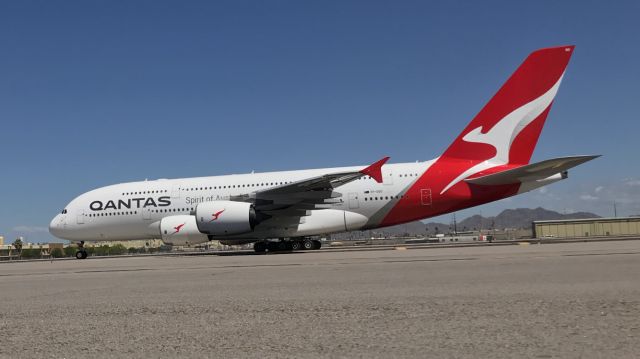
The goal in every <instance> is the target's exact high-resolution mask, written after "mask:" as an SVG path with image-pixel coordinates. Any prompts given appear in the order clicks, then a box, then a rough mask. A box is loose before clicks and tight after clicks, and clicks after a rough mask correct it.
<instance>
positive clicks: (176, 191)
mask: <svg viewBox="0 0 640 359" xmlns="http://www.w3.org/2000/svg"><path fill="white" fill-rule="evenodd" d="M180 191H181V188H180V183H176V184H174V185H173V187H172V188H171V198H180Z"/></svg>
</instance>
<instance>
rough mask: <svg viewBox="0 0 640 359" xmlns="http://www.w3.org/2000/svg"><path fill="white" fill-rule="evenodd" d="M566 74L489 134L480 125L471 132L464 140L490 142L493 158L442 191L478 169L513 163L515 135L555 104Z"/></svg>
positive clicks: (461, 176)
mask: <svg viewBox="0 0 640 359" xmlns="http://www.w3.org/2000/svg"><path fill="white" fill-rule="evenodd" d="M563 76H564V73H563V74H562V75H561V76H560V78H559V79H558V81H556V83H555V84H554V85H553V86H552V87H551V88H550V89H549V90H547V92H545V93H544V94H542V95H541V96H540V97H538V98H536V99H535V100H533V101H531V102H529V103H526V104H524V105H522V106H521V107H519V108H517V109H515V110H513V111H512V112H511V113H510V114H508V115H506V116H505V117H503V118H502V119H501V120H500V121H499V122H498V123H497V124H495V125H494V126H493V127H492V128H491V129H489V130H488V131H487V132H486V133H483V132H482V131H483V130H484V126H480V127H476V128H474V129H473V130H471V131H469V132H467V134H466V135H464V137H462V140H463V141H465V142H471V143H484V144H486V145H490V146H492V147H493V148H495V150H496V154H495V156H493V157H492V158H489V159H487V160H485V161H483V162H480V163H478V164H477V165H475V166H473V167H471V168H469V169H467V170H466V171H464V172H463V173H461V174H460V175H459V176H458V177H456V178H455V179H454V180H453V181H451V182H450V183H449V184H448V185H447V186H446V187H445V188H444V189H443V190H442V192H440V194H443V193H445V192H446V191H447V190H448V189H449V188H451V187H453V186H454V185H455V184H457V183H458V182H460V181H461V180H463V179H465V178H467V177H469V176H471V175H474V174H476V173H478V172H481V171H484V170H487V169H489V168H493V167H496V166H503V165H506V164H508V163H509V151H510V150H511V145H512V144H513V141H514V140H515V138H516V137H517V136H518V134H520V132H522V130H524V129H525V128H526V127H527V126H528V125H529V124H530V123H531V122H533V120H535V119H536V118H538V116H540V115H541V114H542V113H543V112H544V111H545V110H546V109H547V108H548V107H549V105H551V102H552V101H553V98H554V97H555V96H556V93H557V92H558V89H559V88H560V82H561V81H562V77H563Z"/></svg>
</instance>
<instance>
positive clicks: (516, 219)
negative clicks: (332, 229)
mask: <svg viewBox="0 0 640 359" xmlns="http://www.w3.org/2000/svg"><path fill="white" fill-rule="evenodd" d="M581 218H600V216H598V215H596V214H593V213H589V212H575V213H567V214H562V213H558V212H556V211H551V210H548V209H544V208H541V207H538V208H535V209H531V208H517V209H505V210H504V211H502V212H500V214H498V215H497V216H493V217H483V216H480V215H474V216H471V217H469V218H465V219H463V220H461V221H459V222H458V226H457V227H458V231H471V230H478V229H493V228H495V229H505V228H516V229H520V228H526V229H528V228H531V222H533V221H544V220H555V219H581ZM450 226H453V224H452V223H437V222H429V223H422V222H421V221H415V222H409V223H406V224H400V225H397V226H391V227H386V228H380V229H375V230H372V231H371V233H372V235H374V236H378V235H381V234H384V235H386V236H402V235H427V234H435V233H436V232H438V233H447V232H449V231H450V229H449V227H450ZM451 230H452V229H451ZM368 236H369V231H365V232H351V233H342V234H336V235H333V236H332V237H333V238H336V239H346V238H364V237H368Z"/></svg>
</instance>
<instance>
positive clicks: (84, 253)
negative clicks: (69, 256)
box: [76, 241, 87, 259]
mask: <svg viewBox="0 0 640 359" xmlns="http://www.w3.org/2000/svg"><path fill="white" fill-rule="evenodd" d="M76 259H87V251H86V250H85V249H84V241H80V243H78V251H77V252H76Z"/></svg>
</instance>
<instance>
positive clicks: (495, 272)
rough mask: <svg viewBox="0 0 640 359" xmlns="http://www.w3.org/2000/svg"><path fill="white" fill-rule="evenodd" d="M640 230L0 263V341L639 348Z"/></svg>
mask: <svg viewBox="0 0 640 359" xmlns="http://www.w3.org/2000/svg"><path fill="white" fill-rule="evenodd" d="M639 274H640V241H619V242H597V243H566V244H544V245H535V244H531V245H514V246H483V247H463V248H426V249H425V248H419V249H409V250H384V251H348V252H330V251H327V252H323V251H311V252H300V253H288V254H271V255H236V256H172V257H144V258H141V257H134V258H126V257H125V258H112V259H88V260H83V261H79V260H73V261H53V262H48V261H47V262H27V263H2V264H0V303H1V304H2V310H0V357H6V358H16V357H20V358H23V357H37V358H42V357H45V358H47V357H50V358H79V357H87V356H88V357H141V358H142V357H145V358H146V357H156V358H157V357H163V358H169V357H171V358H173V357H252V358H265V357H271V358H281V357H291V358H300V357H374V358H388V357H415V358H425V357H460V358H478V357H494V358H514V357H529V358H589V357H593V358H599V357H610V358H611V357H616V358H634V357H637V355H638V353H640V339H639V338H640V275H639Z"/></svg>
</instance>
